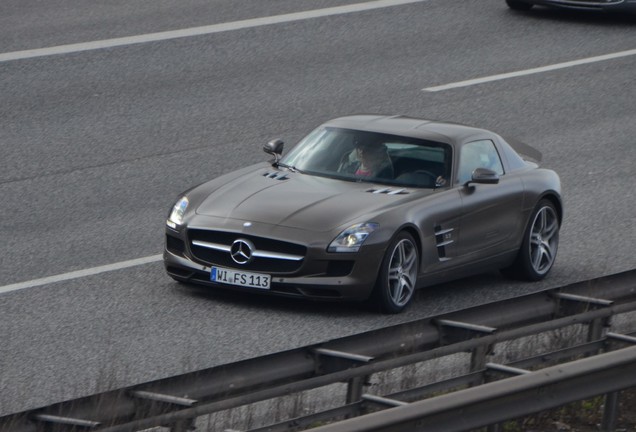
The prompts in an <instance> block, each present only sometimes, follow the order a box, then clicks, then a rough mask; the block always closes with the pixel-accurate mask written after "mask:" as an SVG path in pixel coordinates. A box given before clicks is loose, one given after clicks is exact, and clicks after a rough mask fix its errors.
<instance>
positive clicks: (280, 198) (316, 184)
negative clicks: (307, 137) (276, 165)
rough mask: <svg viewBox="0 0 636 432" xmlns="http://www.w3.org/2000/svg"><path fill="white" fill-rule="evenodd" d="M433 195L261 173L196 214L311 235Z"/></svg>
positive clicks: (230, 185)
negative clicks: (313, 232) (293, 229)
mask: <svg viewBox="0 0 636 432" xmlns="http://www.w3.org/2000/svg"><path fill="white" fill-rule="evenodd" d="M430 192H432V191H428V190H424V189H401V188H399V187H390V186H384V185H377V184H372V183H357V182H348V181H342V180H335V179H329V178H324V177H318V176H312V175H306V174H300V173H291V172H284V171H277V170H274V169H260V170H257V171H256V172H252V173H250V174H247V175H243V176H241V177H238V178H235V179H233V180H230V181H227V182H226V183H224V184H223V185H221V186H220V187H218V188H216V189H215V190H213V192H211V193H210V194H209V195H208V196H207V197H206V198H205V199H204V200H203V201H202V202H201V204H200V205H199V206H198V207H197V209H196V213H197V214H199V215H202V216H212V217H217V218H225V219H235V220H236V219H237V220H244V221H249V222H257V223H264V224H271V225H278V226H286V227H291V228H298V229H303V230H310V231H329V230H332V229H334V228H337V227H340V226H341V225H344V224H347V223H354V222H365V221H369V222H371V221H372V220H367V219H366V218H372V217H374V216H376V215H377V214H378V212H382V211H384V210H387V209H390V208H394V207H395V206H398V205H400V204H403V203H405V202H408V201H411V200H413V199H415V198H417V197H421V196H422V195H425V194H428V193H430Z"/></svg>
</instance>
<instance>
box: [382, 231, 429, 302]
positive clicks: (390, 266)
mask: <svg viewBox="0 0 636 432" xmlns="http://www.w3.org/2000/svg"><path fill="white" fill-rule="evenodd" d="M418 268H419V252H418V249H417V246H416V244H415V240H414V239H413V236H411V235H410V234H409V233H407V232H405V231H403V232H401V233H399V234H398V235H397V236H396V237H395V238H394V239H393V240H392V241H391V243H390V244H389V247H388V248H387V249H386V252H385V254H384V259H383V260H382V266H381V267H380V274H379V275H378V280H377V281H376V284H375V288H374V290H373V302H374V304H375V305H376V306H377V307H378V308H379V309H380V311H381V312H383V313H387V314H396V313H400V312H402V311H403V310H404V309H405V308H406V307H407V306H408V304H409V303H410V302H411V300H412V298H413V293H414V292H415V287H416V282H417V274H418Z"/></svg>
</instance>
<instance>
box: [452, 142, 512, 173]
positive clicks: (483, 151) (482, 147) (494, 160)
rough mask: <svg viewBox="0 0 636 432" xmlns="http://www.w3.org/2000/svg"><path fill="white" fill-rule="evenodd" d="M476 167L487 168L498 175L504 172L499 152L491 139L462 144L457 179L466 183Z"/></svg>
mask: <svg viewBox="0 0 636 432" xmlns="http://www.w3.org/2000/svg"><path fill="white" fill-rule="evenodd" d="M477 168H488V169H490V170H493V171H494V172H496V173H497V174H499V175H502V174H503V173H504V172H503V165H502V164H501V159H500V158H499V153H497V149H496V148H495V144H494V143H493V142H492V141H490V140H482V141H473V142H471V143H468V144H464V146H463V147H462V148H461V153H460V155H459V174H458V176H457V181H458V182H459V183H461V184H463V183H466V182H467V181H469V180H470V179H471V177H472V175H473V171H474V170H475V169H477Z"/></svg>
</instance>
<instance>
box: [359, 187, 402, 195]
mask: <svg viewBox="0 0 636 432" xmlns="http://www.w3.org/2000/svg"><path fill="white" fill-rule="evenodd" d="M367 192H370V193H374V194H386V195H406V194H408V193H410V192H409V191H408V190H406V189H404V188H399V189H396V188H390V187H388V188H379V189H376V188H373V189H368V190H367Z"/></svg>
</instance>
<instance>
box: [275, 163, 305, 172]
mask: <svg viewBox="0 0 636 432" xmlns="http://www.w3.org/2000/svg"><path fill="white" fill-rule="evenodd" d="M276 166H277V167H280V168H285V169H288V170H290V171H291V172H295V173H301V174H302V173H303V172H302V171H301V170H299V169H298V168H296V167H295V166H293V165H287V164H286V163H282V162H277V163H276Z"/></svg>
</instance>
